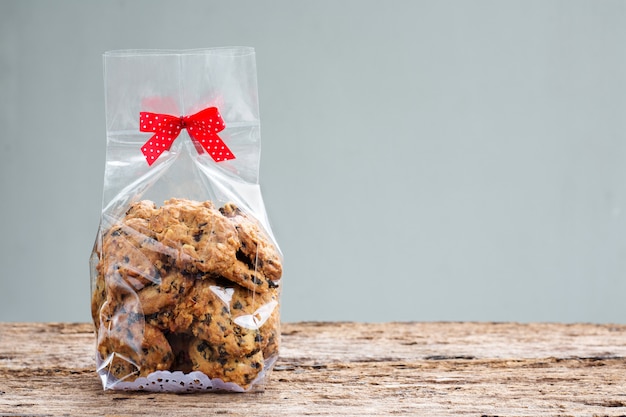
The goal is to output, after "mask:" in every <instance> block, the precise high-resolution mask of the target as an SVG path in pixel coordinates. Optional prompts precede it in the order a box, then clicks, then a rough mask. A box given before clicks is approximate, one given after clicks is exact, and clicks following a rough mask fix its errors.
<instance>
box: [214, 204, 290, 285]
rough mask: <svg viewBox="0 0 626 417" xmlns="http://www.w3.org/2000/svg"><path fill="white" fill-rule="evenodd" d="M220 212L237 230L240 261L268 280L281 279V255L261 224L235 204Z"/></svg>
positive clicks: (225, 207) (223, 208)
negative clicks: (239, 243)
mask: <svg viewBox="0 0 626 417" xmlns="http://www.w3.org/2000/svg"><path fill="white" fill-rule="evenodd" d="M220 212H221V213H222V214H223V215H224V216H226V217H227V218H228V220H230V222H231V223H232V224H233V225H234V226H235V229H236V230H237V235H238V236H239V241H240V242H241V245H240V247H239V252H238V253H239V254H240V256H238V259H241V260H242V261H243V262H244V263H246V264H248V265H250V266H252V267H253V268H254V269H255V270H257V271H258V272H259V273H260V274H261V275H262V276H263V277H265V278H266V279H268V280H272V281H277V280H279V279H280V277H281V275H282V273H283V269H282V263H281V261H280V254H279V253H278V249H277V248H276V246H275V245H274V244H273V243H272V242H271V241H270V239H269V237H268V236H267V234H266V233H264V232H263V231H262V230H261V226H260V225H259V222H258V221H256V220H255V219H253V218H252V217H250V216H248V215H247V214H245V213H243V212H242V211H241V210H240V209H239V208H238V207H237V206H236V205H235V204H234V203H227V204H225V205H224V207H222V208H220Z"/></svg>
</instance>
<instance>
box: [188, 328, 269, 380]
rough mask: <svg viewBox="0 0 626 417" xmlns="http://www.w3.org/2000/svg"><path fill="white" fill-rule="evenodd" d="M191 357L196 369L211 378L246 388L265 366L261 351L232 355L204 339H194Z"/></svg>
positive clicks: (193, 367) (190, 348)
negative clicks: (239, 355) (244, 354)
mask: <svg viewBox="0 0 626 417" xmlns="http://www.w3.org/2000/svg"><path fill="white" fill-rule="evenodd" d="M189 358H190V360H191V363H192V369H193V370H194V371H200V372H202V373H204V374H205V375H207V376H208V377H209V378H219V379H221V380H222V381H224V382H232V383H235V384H237V385H239V386H240V387H242V388H244V389H247V388H249V387H250V384H251V383H252V382H253V381H254V380H255V379H256V377H257V376H258V375H259V373H260V372H261V371H262V370H263V366H264V365H263V354H262V353H261V352H260V351H259V352H255V353H252V354H250V355H247V356H241V357H237V356H232V355H229V354H228V353H226V352H224V351H221V350H219V349H217V348H215V347H214V346H211V345H210V344H209V343H207V342H206V341H205V340H202V339H192V341H191V343H190V344H189Z"/></svg>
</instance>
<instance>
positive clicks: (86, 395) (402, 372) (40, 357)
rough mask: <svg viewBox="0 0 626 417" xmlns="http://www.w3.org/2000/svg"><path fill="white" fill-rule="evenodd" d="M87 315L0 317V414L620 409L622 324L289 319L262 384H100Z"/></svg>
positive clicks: (623, 396) (625, 353) (624, 364)
mask: <svg viewBox="0 0 626 417" xmlns="http://www.w3.org/2000/svg"><path fill="white" fill-rule="evenodd" d="M93 357H94V336H93V333H92V326H91V325H90V324H65V323H47V324H35V323H24V324H19V323H0V416H67V415H72V416H74V415H75V416H91V415H99V416H102V415H106V416H130V415H133V416H134V415H151V416H154V415H167V416H207V415H225V416H230V415H232V416H298V415H320V416H326V415H333V416H340V415H342V416H344V415H351V416H365V415H372V416H374V415H375V416H379V415H385V416H387V415H420V416H464V415H469V416H496V415H497V416H571V415H575V416H624V415H626V359H625V358H626V325H592V324H536V323H535V324H516V323H382V324H360V323H316V322H313V323H293V324H291V323H290V324H284V325H283V347H282V350H281V358H280V359H279V361H278V362H277V364H276V368H275V370H274V372H273V373H272V376H271V379H270V382H269V384H268V386H267V388H266V390H265V392H262V393H252V394H217V393H202V394H165V393H129V392H114V391H107V392H104V391H102V387H101V385H100V380H99V378H98V376H97V375H96V374H95V371H94V367H95V364H94V359H93Z"/></svg>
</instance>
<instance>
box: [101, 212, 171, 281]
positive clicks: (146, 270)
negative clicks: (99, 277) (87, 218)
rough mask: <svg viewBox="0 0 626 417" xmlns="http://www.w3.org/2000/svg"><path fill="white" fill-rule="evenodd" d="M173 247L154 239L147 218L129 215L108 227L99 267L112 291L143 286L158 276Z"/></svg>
mask: <svg viewBox="0 0 626 417" xmlns="http://www.w3.org/2000/svg"><path fill="white" fill-rule="evenodd" d="M169 253H170V249H169V248H167V247H165V246H162V245H160V244H159V243H158V242H157V241H156V240H155V239H154V233H152V232H151V230H150V229H149V228H148V222H147V220H145V219H140V218H130V219H126V220H125V221H124V222H122V223H120V224H117V225H115V226H113V227H111V228H110V229H109V231H107V233H105V234H104V236H103V238H102V257H101V262H100V264H99V265H98V271H99V273H101V274H104V276H105V282H106V285H107V288H108V289H109V291H112V292H115V287H118V286H119V287H128V286H130V287H132V288H133V289H135V290H138V289H141V288H143V287H144V286H145V285H146V284H148V283H150V282H155V281H157V280H158V279H159V268H161V267H163V266H164V264H165V263H166V258H167V256H166V255H168V254H169Z"/></svg>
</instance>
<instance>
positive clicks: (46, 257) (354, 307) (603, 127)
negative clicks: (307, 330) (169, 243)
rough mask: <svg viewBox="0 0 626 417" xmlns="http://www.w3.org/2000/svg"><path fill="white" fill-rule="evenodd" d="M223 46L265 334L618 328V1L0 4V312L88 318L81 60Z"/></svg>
mask: <svg viewBox="0 0 626 417" xmlns="http://www.w3.org/2000/svg"><path fill="white" fill-rule="evenodd" d="M224 45H248V46H254V47H255V48H256V52H257V66H258V80H259V96H260V106H261V121H262V139H263V152H262V160H261V185H262V190H263V192H264V197H265V203H266V208H267V211H268V214H269V216H270V219H271V222H272V225H273V230H274V234H275V235H276V237H277V239H278V241H279V243H280V245H281V249H282V250H283V252H284V256H285V274H284V292H283V319H284V320H285V321H299V320H357V321H388V320H420V321H421V320H488V321H491V320H494V321H506V320H514V321H564V322H573V321H591V322H621V323H624V322H626V307H625V306H624V303H623V299H624V294H625V290H626V279H625V272H626V233H625V232H626V217H625V216H626V212H625V210H626V193H625V190H626V163H625V162H626V142H625V141H624V137H625V135H626V118H625V117H624V115H625V111H626V2H624V1H546V0H540V1H533V0H525V1H495V0H494V1H363V0H360V1H345V0H340V1H337V0H329V1H292V0H280V1H268V2H261V1H245V2H243V1H234V2H217V1H177V2H158V1H119V0H118V1H107V2H104V1H99V2H96V1H54V2H53V1H24V0H20V1H6V0H5V1H2V0H0V192H1V193H0V196H1V197H0V198H1V206H0V214H1V216H0V320H2V321H31V320H37V321H57V320H58V321H87V320H90V316H89V276H88V258H89V254H90V251H91V247H92V244H93V241H94V238H95V234H96V229H97V227H98V221H99V216H100V209H101V196H102V183H103V172H104V152H105V146H104V145H105V125H104V98H103V94H104V93H103V75H102V53H103V52H105V51H107V50H113V49H127V48H175V49H183V48H184V49H186V48H201V47H211V46H224Z"/></svg>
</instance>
